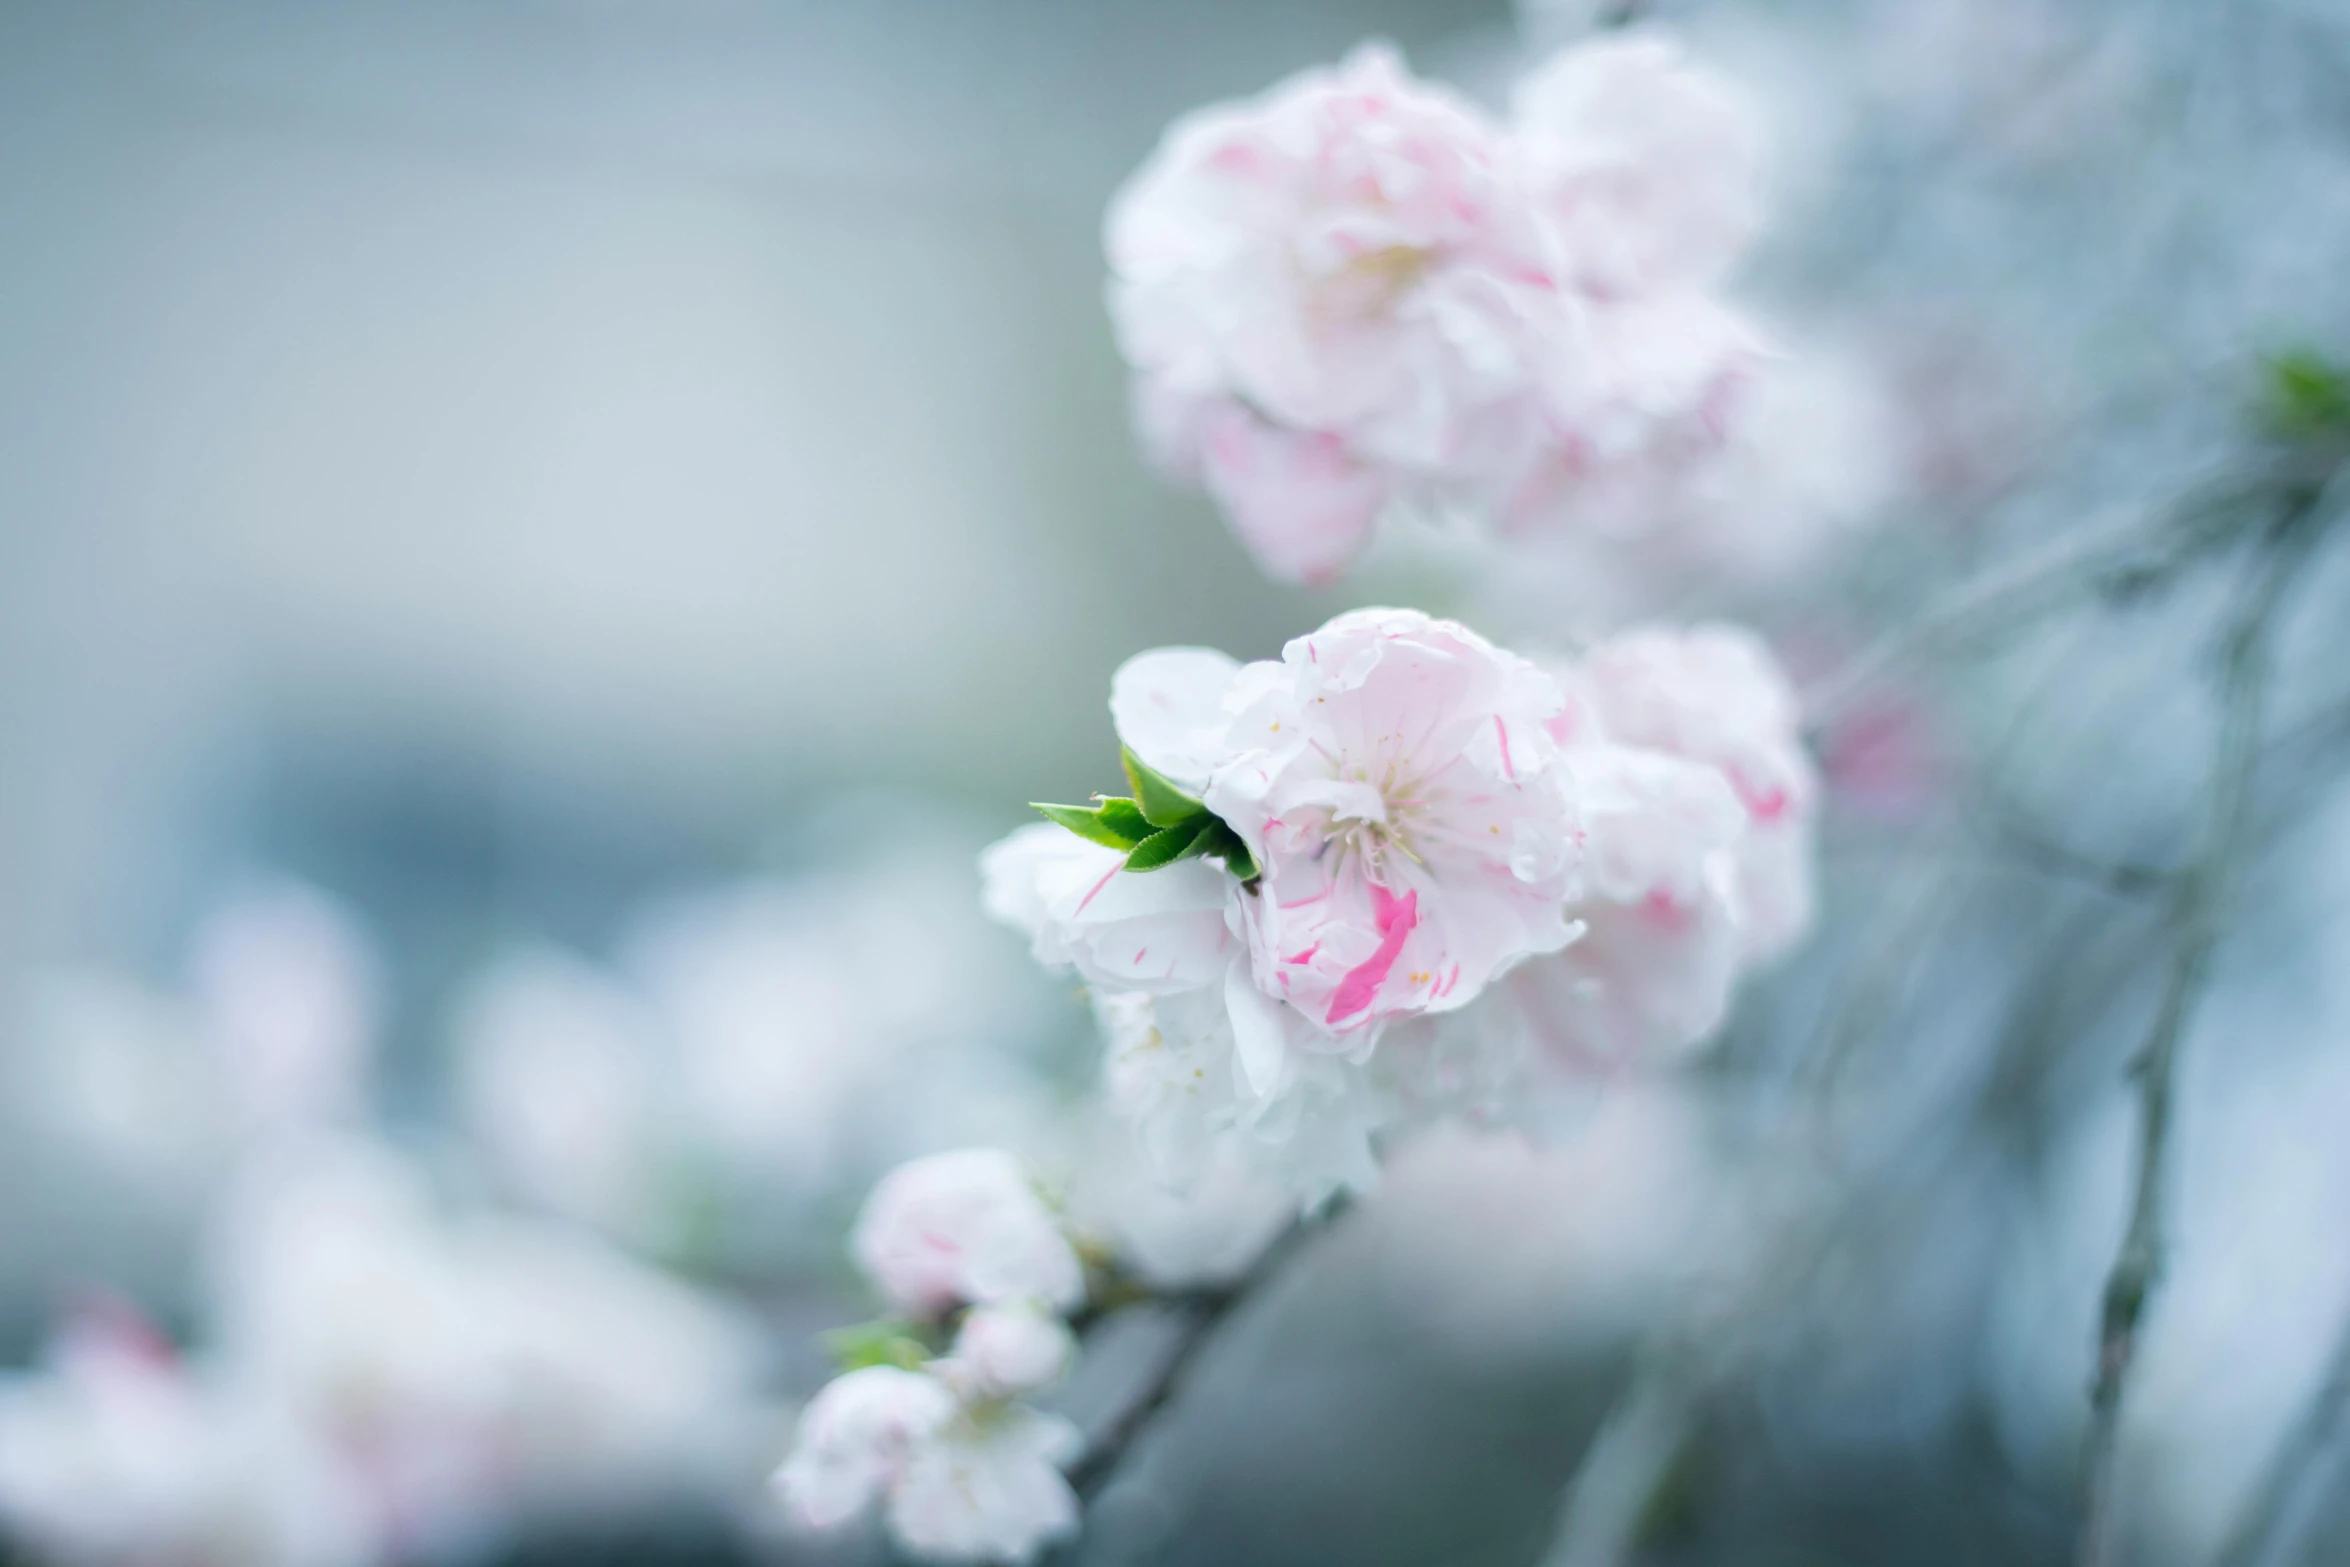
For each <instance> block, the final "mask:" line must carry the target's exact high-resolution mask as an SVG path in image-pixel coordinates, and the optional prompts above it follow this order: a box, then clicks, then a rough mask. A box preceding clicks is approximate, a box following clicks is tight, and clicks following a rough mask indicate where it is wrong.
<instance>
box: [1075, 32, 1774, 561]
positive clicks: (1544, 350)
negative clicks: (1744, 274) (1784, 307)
mask: <svg viewBox="0 0 2350 1567" xmlns="http://www.w3.org/2000/svg"><path fill="white" fill-rule="evenodd" d="M1761 140H1762V138H1761V134H1760V129H1759V126H1758V123H1757V121H1756V119H1755V117H1754V116H1753V115H1752V114H1751V113H1750V112H1749V111H1748V109H1747V107H1746V106H1745V104H1744V103H1743V102H1742V101H1741V100H1740V98H1739V95H1738V94H1737V93H1736V92H1735V91H1734V90H1733V89H1731V88H1730V87H1729V86H1728V85H1727V84H1726V83H1724V82H1722V81H1720V80H1719V79H1717V78H1716V77H1715V76H1714V75H1713V74H1712V73H1710V72H1708V71H1706V70H1705V69H1704V68H1702V67H1701V66H1699V65H1697V64H1696V63H1695V62H1693V61H1692V60H1691V59H1690V58H1689V57H1688V56H1687V54H1686V53H1685V52H1684V51H1683V50H1682V49H1681V48H1680V47H1679V46H1678V45H1677V44H1675V43H1673V42H1671V41H1669V40H1667V39H1665V38H1663V37H1661V36H1655V35H1641V36H1636V37H1627V38H1610V39H1600V40H1595V41H1591V42H1586V43H1584V44H1580V45H1578V46H1575V47H1573V48H1569V49H1567V50H1564V51H1562V52H1561V53H1560V54H1559V55H1557V56H1556V57H1555V58H1553V59H1552V60H1550V61H1549V62H1547V63H1546V64H1544V65H1543V66H1541V67H1540V68H1538V69H1537V70H1536V71H1534V72H1533V73H1532V74H1531V75H1530V76H1529V77H1528V78H1527V79H1526V80H1525V81H1524V82H1523V83H1522V84H1521V85H1520V87H1519V89H1518V92H1517V95H1516V101H1515V105H1514V113H1513V118H1512V120H1511V122H1510V123H1509V124H1508V125H1506V126H1505V125H1502V124H1499V123H1496V122H1494V121H1493V120H1491V119H1489V118H1488V117H1486V116H1485V115H1484V114H1482V113H1481V112H1480V111H1478V110H1477V109H1475V108H1474V107H1472V106H1470V105H1468V104H1465V103H1463V102H1460V101H1458V100H1456V99H1454V98H1453V97H1452V96H1451V95H1449V94H1448V93H1446V92H1444V91H1443V90H1442V89H1440V88H1437V87H1434V86H1431V85H1429V84H1426V83H1422V82H1419V81H1416V80H1414V79H1412V78H1411V77H1410V76H1408V75H1407V74H1406V73H1405V71H1404V69H1403V65H1402V62H1401V61H1400V59H1398V58H1397V57H1396V56H1395V55H1394V54H1393V53H1392V51H1389V50H1387V49H1385V48H1384V47H1380V46H1367V47H1366V48H1364V49H1361V50H1358V51H1356V52H1355V53H1354V54H1353V55H1351V56H1349V57H1348V58H1347V60H1346V61H1344V62H1343V63H1342V64H1340V65H1339V66H1337V67H1335V68H1332V69H1329V70H1316V71H1308V72H1305V73H1302V74H1301V75H1299V76H1296V77H1293V78H1291V79H1290V80H1289V81H1287V82H1284V83H1282V84H1280V85H1278V86H1276V87H1274V88H1273V89H1272V90H1270V91H1269V92H1267V93H1266V94H1264V95H1263V96H1262V97H1260V98H1257V99H1254V100H1251V101H1248V102H1245V103H1240V104H1231V105H1216V106H1211V107H1209V108H1207V109H1203V110H1200V111H1198V112H1197V113H1195V114H1193V115H1191V116H1189V117H1187V118H1186V119H1184V120H1182V121H1180V122H1178V123H1177V124H1176V125H1175V126H1174V127H1172V128H1171V129H1170V130H1169V132H1168V134H1167V136H1166V138H1165V139H1164V141H1163V142H1162V144H1161V146H1160V148H1159V149H1158V151H1157V152H1156V153H1155V154H1154V155H1153V157H1152V158H1151V159H1150V161H1149V162H1147V163H1146V164H1145V165H1144V167H1143V168H1142V169H1141V170H1140V171H1139V172H1138V173H1137V174H1136V175H1135V176H1134V177H1133V178H1132V179H1131V180H1130V181H1129V182H1128V184H1127V185H1126V187H1125V188H1124V189H1123V190H1122V191H1121V192H1120V193H1119V195H1118V197H1117V199H1116V200H1115V201H1114V202H1113V204H1112V206H1111V210H1110V214H1109V218H1108V222H1107V226H1106V242H1107V250H1108V255H1109V261H1110V269H1111V276H1112V281H1111V287H1110V305H1111V313H1112V316H1113V318H1114V321H1115V324H1116V326H1117V329H1118V337H1119V343H1120V346H1121V348H1122V350H1123V351H1124V353H1125V356H1126V358H1127V360H1128V362H1129V363H1130V364H1131V365H1132V366H1133V368H1134V371H1135V422H1136V426H1137V429H1138V431H1139V433H1140V435H1141V438H1142V442H1143V445H1144V447H1145V448H1146V450H1147V451H1148V452H1149V453H1150V455H1151V456H1152V458H1153V459H1154V460H1155V461H1156V462H1157V463H1158V464H1159V466H1160V467H1162V468H1163V469H1164V470H1166V471H1167V472H1168V473H1169V474H1170V475H1171V476H1173V477H1175V478H1177V479H1178V480H1180V481H1182V482H1185V483H1189V484H1193V485H1196V486H1198V487H1200V488H1202V489H1205V490H1206V491H1207V492H1208V493H1209V494H1210V496H1212V497H1213V498H1214V499H1215V501H1216V502H1217V505H1218V507H1219V509H1220V510H1221V511H1222V512H1223V513H1224V516H1225V518H1226V520H1227V521H1228V522H1229V523H1230V525H1231V527H1232V530H1233V532H1234V533H1235V535H1237V537H1238V538H1239V540H1240V542H1241V543H1242V544H1243V545H1244V546H1245V547H1246V548H1247V550H1248V551H1249V553H1250V555H1251V556H1252V557H1254V558H1255V560H1256V561H1257V564H1258V565H1259V566H1260V567H1262V568H1263V569H1264V570H1265V571H1266V573H1267V574H1268V575H1270V576H1272V577H1274V578H1276V579H1278V580H1282V581H1288V582H1306V583H1321V582H1326V581H1329V580H1330V579H1331V578H1333V577H1334V576H1336V575H1337V574H1338V573H1339V572H1341V571H1342V570H1343V569H1344V568H1345V567H1346V566H1347V565H1348V564H1349V563H1350V562H1351V561H1352V560H1353V559H1354V557H1355V556H1356V555H1357V554H1358V553H1359V552H1360V551H1361V549H1362V548H1363V546H1364V545H1365V543H1366V542H1367V541H1368V540H1369V538H1370V536H1371V534H1372V532H1373V530H1374V527H1375V525H1376V523H1377V521H1378V519H1379V518H1380V517H1381V516H1382V515H1384V514H1386V513H1388V512H1390V511H1403V512H1409V513H1415V514H1417V513H1428V514H1433V515H1442V516H1467V517H1473V518H1484V519H1487V520H1490V521H1491V522H1492V523H1494V524H1495V525H1496V526H1497V527H1498V528H1499V529H1500V530H1502V535H1503V537H1504V538H1505V539H1512V540H1516V539H1520V538H1523V537H1525V536H1527V535H1529V534H1536V535H1538V534H1540V533H1543V532H1548V531H1552V530H1563V531H1566V532H1569V533H1578V532H1583V531H1588V530H1592V529H1599V530H1603V531H1609V530H1612V532H1613V533H1615V534H1616V535H1618V536H1621V537H1632V536H1646V535H1648V534H1651V533H1653V532H1655V531H1656V528H1655V522H1656V518H1657V515H1658V514H1669V513H1671V512H1673V511H1675V510H1676V509H1679V508H1681V507H1683V506H1684V505H1685V501H1684V499H1683V496H1682V495H1681V493H1680V492H1681V489H1682V487H1683V485H1684V484H1685V483H1701V482H1702V478H1701V476H1703V475H1705V474H1707V473H1709V472H1711V471H1712V470H1713V469H1715V468H1717V467H1719V466H1721V464H1720V463H1719V462H1718V460H1717V458H1716V454H1717V453H1718V452H1720V451H1722V450H1723V449H1725V448H1726V447H1727V446H1729V445H1730V444H1731V443H1732V437H1733V436H1734V434H1735V430H1736V426H1737V424H1738V423H1739V421H1740V419H1741V417H1742V415H1743V412H1744V409H1745V407H1746V405H1747V403H1748V402H1749V400H1750V398H1749V389H1750V387H1751V385H1752V384H1753V383H1756V382H1758V381H1762V380H1767V379H1768V378H1769V373H1770V371H1771V361H1772V359H1773V357H1774V356H1773V354H1772V351H1771V350H1770V349H1769V348H1768V347H1767V346H1766V343H1765V340H1764V337H1763V335H1762V334H1761V333H1760V332H1759V331H1758V330H1757V329H1755V328H1754V327H1753V326H1751V325H1750V324H1748V323H1747V322H1746V321H1745V319H1744V318H1743V317H1742V316H1741V315H1740V314H1739V313H1738V312H1737V311H1735V310H1733V309H1731V308H1730V307H1729V306H1728V305H1727V304H1725V303H1724V302H1723V300H1722V299H1721V298H1720V297H1719V296H1718V294H1717V293H1716V289H1717V288H1718V286H1719V284H1720V282H1721V280H1722V278H1723V277H1724V276H1725V275H1726V274H1727V273H1728V272H1729V271H1730V269H1731V268H1732V267H1733V266H1734V264H1735V263H1736V261H1737V260H1738V258H1739V256H1740V255H1741V254H1742V253H1743V251H1744V250H1745V249H1746V247H1747V245H1748V244H1749V243H1750V241H1751V239H1752V236H1753V234H1754V232H1755V230H1756V228H1757V227H1758V225H1759V220H1760V212H1761V205H1762V203H1761V195H1760V192H1761V165H1762V149H1761ZM1696 538H1697V542H1698V543H1699V544H1701V545H1702V544H1704V543H1705V542H1708V540H1709V539H1710V538H1711V535H1706V534H1699V535H1697V536H1696ZM1723 542H1725V543H1726V544H1735V542H1736V541H1735V538H1725V540H1724V541H1723Z"/></svg>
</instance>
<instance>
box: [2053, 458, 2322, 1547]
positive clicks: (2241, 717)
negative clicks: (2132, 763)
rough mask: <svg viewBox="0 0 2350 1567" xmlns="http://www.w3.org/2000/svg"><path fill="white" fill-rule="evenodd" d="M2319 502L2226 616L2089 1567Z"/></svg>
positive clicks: (2106, 1340)
mask: <svg viewBox="0 0 2350 1567" xmlns="http://www.w3.org/2000/svg"><path fill="white" fill-rule="evenodd" d="M2318 501H2319V495H2318V494H2309V495H2305V496H2303V497H2301V498H2299V501H2298V504H2296V505H2295V506H2293V507H2292V508H2290V509H2289V510H2288V511H2287V512H2286V514H2285V515H2284V516H2283V517H2282V518H2280V519H2279V520H2278V522H2277V524H2276V527H2275V530H2274V532H2273V533H2272V534H2271V535H2270V537H2269V538H2268V540H2267V541H2266V544H2267V548H2266V552H2265V554H2264V555H2263V556H2262V557H2261V559H2260V560H2259V562H2258V565H2257V568H2256V570H2255V574H2254V576H2253V578H2252V580H2251V582H2250V584H2249V585H2248V588H2247V590H2246V591H2245V592H2244V594H2243V596H2242V599H2241V601H2240V602H2239V604H2238V606H2237V609H2236V612H2235V613H2234V614H2233V615H2232V616H2231V617H2230V620H2229V624H2228V630H2227V635H2226V638H2225V640H2224V642H2223V644H2222V649H2221V666H2220V723H2219V742H2218V747H2217V750H2216V752H2215V754H2214V757H2213V762H2212V773H2211V811H2210V815H2209V817H2208V819H2207V821H2206V825H2205V828H2204V836H2203V846H2202V848H2201V850H2200V851H2199V852H2198V853H2197V855H2196V858H2195V861H2194V863H2193V864H2192V865H2190V866H2188V867H2187V869H2186V871H2185V872H2184V874H2182V875H2181V876H2180V878H2179V880H2178V883H2177V886H2176V889H2175V891H2174V893H2173V896H2172V900H2171V918H2172V922H2173V925H2174V928H2175V929H2176V931H2177V933H2178V934H2177V945H2176V947H2175V949H2174V950H2173V954H2172V958H2171V965H2170V973H2169V976H2168V978H2167V979H2166V981H2165V983H2164V985H2163V992H2162V999H2161V1002H2160V1004H2159V1006H2158V1007H2157V1008H2156V1011H2155V1016H2154V1024H2153V1028H2152V1029H2151V1031H2150V1032H2149V1033H2148V1035H2147V1040H2146V1044H2145V1047H2144V1048H2143V1049H2142V1050H2141V1051H2140V1052H2139V1053H2138V1055H2137V1056H2136V1057H2135V1058H2134V1059H2133V1060H2132V1062H2131V1067H2130V1069H2131V1073H2132V1075H2133V1076H2134V1077H2135V1079H2136V1080H2137V1086H2138V1145H2137V1178H2136V1181H2135V1183H2134V1187H2133V1191H2132V1195H2131V1199H2130V1215H2129V1222H2128V1225H2127V1227H2126V1228H2125V1229H2124V1231H2123V1234H2122V1244H2121V1250H2120V1252H2119V1253H2118V1254H2117V1255H2116V1256H2115V1258H2114V1262H2113V1268H2112V1270H2111V1272H2110V1273H2108V1274H2107V1276H2106V1281H2105V1292H2104V1302H2103V1306H2102V1308H2101V1311H2100V1318H2099V1327H2098V1342H2097V1371H2096V1376H2095V1379H2094V1381H2093V1382H2092V1384H2091V1387H2090V1392H2089V1432H2088V1438H2087V1441H2086V1443H2085V1445H2084V1449H2083V1455H2084V1456H2083V1465H2084V1474H2085V1501H2084V1507H2083V1513H2082V1521H2081V1535H2080V1547H2079V1561H2080V1562H2081V1564H2082V1567H2107V1564H2108V1563H2111V1562H2112V1561H2113V1560H2114V1551H2115V1548H2116V1546H2117V1544H2118V1533H2117V1526H2116V1510H2115V1507H2114V1494H2113V1493H2114V1470H2115V1458H2116V1453H2117V1446H2118V1439H2119V1436H2120V1426H2121V1403H2122V1395H2123V1393H2124V1391H2125V1390H2126V1389H2127V1387H2128V1383H2129V1375H2130V1368H2131V1365H2132V1362H2133V1361H2134V1360H2135V1358H2136V1354H2137V1344H2138V1330H2139V1326H2140V1324H2141V1323H2142V1322H2143V1320H2144V1318H2145V1313H2146V1304H2147V1301H2148V1299H2149V1297H2150V1296H2151V1295H2152V1294H2153V1291H2154V1288H2155V1286H2156V1284H2157V1283H2158V1282H2159V1280H2160V1277H2161V1273H2162V1264H2163V1251H2164V1244H2165V1241H2164V1232H2163V1210H2162V1196H2163V1190H2164V1187H2165V1184H2166V1176H2167V1175H2168V1172H2169V1166H2170V1150H2171V1141H2170V1126H2171V1113H2172V1103H2171V1100H2172V1091H2173V1088H2174V1085H2175V1083H2176V1079H2177V1071H2176V1067H2177V1061H2178V1053H2179V1046H2180V1043H2181V1042H2182V1041H2183V1040H2184V1039H2185V1037H2186V1033H2187V1028H2188V1025H2189V1024H2190V1023H2191V1022H2192V1021H2193V1019H2194V1015H2195V1010H2196V1007H2197V1005H2198V1004H2199V1003H2200V1002H2201V1000H2202V998H2203V992H2204V990H2205V988H2206V986H2207V985H2208V983H2209V981H2210V976H2211V963H2212V957H2213V954H2214V952H2215V951H2216V950H2217V948H2218V944H2219V934H2220V926H2221V915H2222V912H2223V909H2224V905H2225V902H2226V898H2227V894H2228V891H2229V885H2230V883H2231V881H2232V879H2233V877H2234V875H2235V872H2236V869H2237V860H2238V858H2239V854H2238V851H2239V848H2240V846H2241V843H2242V841H2243V837H2244V825H2245V815H2246V810H2245V806H2246V802H2247V800H2248V799H2249V798H2250V795H2251V785H2252V775H2253V772H2254V769H2255V768H2256V766H2257V764H2258V762H2259V757H2260V736H2261V723H2262V718H2263V710H2264V706H2265V703H2266V701H2267V695H2268V680H2269V664H2270V652H2271V647H2272V644H2273V641H2274V636H2275V630H2276V624H2277V620H2278V618H2279V614H2278V612H2279V608H2280V606H2281V604H2282V602H2283V600H2284V596H2285V594H2286V592H2287V591H2288V589H2289V588H2291V587H2292V586H2293V585H2294V584H2295V583H2296V582H2297V581H2298V580H2299V579H2300V577H2301V575H2302V572H2301V565H2302V562H2303V560H2304V559H2305V558H2306V555H2307V550H2308V546H2309V544H2310V543H2311V542H2312V541H2313V540H2314V538H2315V535H2316V529H2315V528H2314V527H2312V526H2310V525H2309V524H2310V521H2311V514H2312V513H2313V512H2314V511H2315V509H2316V507H2317V504H2318Z"/></svg>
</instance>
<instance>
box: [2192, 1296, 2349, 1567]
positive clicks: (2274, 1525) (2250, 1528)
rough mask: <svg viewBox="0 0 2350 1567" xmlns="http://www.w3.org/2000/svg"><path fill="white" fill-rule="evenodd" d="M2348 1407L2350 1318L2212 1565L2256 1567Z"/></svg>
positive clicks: (2264, 1556)
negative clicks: (2322, 1373) (2322, 1377)
mask: <svg viewBox="0 0 2350 1567" xmlns="http://www.w3.org/2000/svg"><path fill="white" fill-rule="evenodd" d="M2346 1411H2350V1320H2345V1321H2344V1322H2343V1324H2342V1330H2341V1333H2340V1335H2339V1336H2338V1337H2336V1338H2335V1340H2334V1354H2333V1359H2332V1361H2331V1363H2330V1364H2329V1365H2328V1366H2327V1368H2326V1377H2325V1380H2324V1381H2323V1382H2321V1383H2319V1384H2318V1387H2317V1391H2316V1392H2314V1393H2312V1394H2311V1395H2310V1397H2309V1402H2308V1403H2307V1404H2306V1405H2304V1406H2303V1407H2302V1410H2301V1418H2300V1419H2299V1420H2298V1421H2296V1422H2295V1423H2294V1426H2293V1430H2292V1432H2291V1434H2289V1435H2288V1436H2287V1437H2286V1438H2285V1440H2284V1441H2283V1442H2282V1443H2280V1444H2279V1445H2278V1447H2277V1450H2276V1452H2275V1453H2274V1454H2272V1455H2271V1456H2270V1458H2269V1462H2268V1468H2267V1470H2266V1471H2264V1472H2263V1473H2262V1475H2261V1477H2260V1485H2259V1488H2258V1489H2256V1490H2255V1491H2254V1492H2253V1493H2252V1499H2251V1500H2250V1502H2248V1503H2247V1504H2246V1505H2245V1508H2244V1511H2243V1512H2242V1513H2241V1514H2240V1515H2239V1516H2238V1517H2237V1519H2236V1527H2235V1528H2234V1529H2232V1530H2230V1531H2229V1532H2228V1540H2227V1544H2226V1545H2224V1546H2223V1547H2221V1549H2220V1553H2219V1556H2218V1557H2217V1558H2216V1560H2215V1562H2214V1567H2258V1564H2259V1563H2260V1562H2262V1561H2264V1560H2266V1559H2267V1557H2268V1554H2269V1547H2270V1545H2271V1544H2272V1543H2273V1542H2274V1540H2275V1539H2276V1536H2277V1531H2278V1530H2279V1529H2281V1528H2282V1527H2283V1526H2284V1522H2285V1517H2286V1514H2287V1512H2288V1511H2289V1510H2290V1508H2291V1507H2292V1504H2293V1500H2294V1498H2295V1497H2296V1496H2298V1495H2299V1494H2300V1492H2301V1489H2302V1486H2303V1485H2304V1484H2305V1483H2306V1482H2307V1481H2308V1478H2309V1471H2310V1470H2311V1469H2313V1468H2315V1467H2316V1466H2317V1461H2318V1460H2319V1459H2320V1458H2321V1457H2323V1456H2324V1455H2325V1453H2326V1451H2327V1449H2329V1448H2331V1447H2332V1446H2333V1445H2334V1439H2335V1438H2336V1437H2337V1436H2339V1435H2340V1434H2341V1429H2342V1417H2343V1414H2344V1413H2345V1412H2346Z"/></svg>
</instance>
